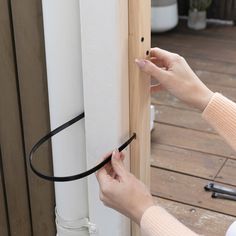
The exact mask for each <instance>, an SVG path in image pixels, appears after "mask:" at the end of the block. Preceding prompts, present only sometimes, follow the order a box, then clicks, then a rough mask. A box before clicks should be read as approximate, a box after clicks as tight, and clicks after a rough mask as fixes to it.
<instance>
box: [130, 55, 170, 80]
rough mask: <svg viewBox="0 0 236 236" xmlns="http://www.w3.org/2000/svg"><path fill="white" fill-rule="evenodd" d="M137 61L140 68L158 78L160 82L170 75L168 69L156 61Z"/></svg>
mask: <svg viewBox="0 0 236 236" xmlns="http://www.w3.org/2000/svg"><path fill="white" fill-rule="evenodd" d="M135 63H136V64H137V65H138V67H139V68H140V70H142V71H143V72H145V73H147V74H148V75H150V76H152V77H154V78H155V79H157V80H158V81H159V82H160V83H161V82H162V81H163V80H165V78H166V76H167V75H168V73H169V72H168V71H166V70H163V69H162V68H160V67H158V66H156V65H155V64H154V63H152V62H151V61H148V60H143V59H141V60H139V59H136V60H135Z"/></svg>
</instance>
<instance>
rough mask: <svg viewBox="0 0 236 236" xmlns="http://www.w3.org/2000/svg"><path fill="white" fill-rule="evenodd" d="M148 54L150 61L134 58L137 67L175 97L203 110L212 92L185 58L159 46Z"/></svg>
mask: <svg viewBox="0 0 236 236" xmlns="http://www.w3.org/2000/svg"><path fill="white" fill-rule="evenodd" d="M150 56H151V61H148V60H138V59H136V61H135V62H136V63H137V65H138V66H139V68H140V69H141V70H142V71H143V72H145V73H147V74H149V75H151V76H152V77H153V78H155V79H156V80H158V82H159V83H160V86H161V87H162V88H164V89H166V90H168V91H169V92H170V93H172V94H173V95H174V96H175V97H177V98H179V99H180V100H182V101H183V102H186V103H187V104H189V105H191V106H194V107H196V108H198V109H200V110H201V111H203V110H204V109H205V107H206V106H207V104H208V103H209V101H210V99H211V97H212V96H213V92H212V91H211V90H209V89H208V88H207V87H206V86H205V85H204V84H203V83H202V81H201V80H200V79H199V78H198V77H197V75H196V74H195V73H194V72H193V71H192V69H191V68H190V67H189V65H188V63H187V62H186V61H185V59H184V58H183V57H181V56H179V55H177V54H174V53H171V52H168V51H165V50H162V49H160V48H153V49H152V50H151V52H150Z"/></svg>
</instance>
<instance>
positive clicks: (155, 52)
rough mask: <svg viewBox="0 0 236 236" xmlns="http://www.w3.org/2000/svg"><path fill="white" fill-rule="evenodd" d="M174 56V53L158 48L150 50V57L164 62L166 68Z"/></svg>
mask: <svg viewBox="0 0 236 236" xmlns="http://www.w3.org/2000/svg"><path fill="white" fill-rule="evenodd" d="M173 55H174V54H173V53H171V52H168V51H166V50H163V49H161V48H157V47H156V48H152V49H151V50H150V57H156V58H157V60H160V61H162V62H163V63H164V64H165V66H166V65H168V64H169V62H170V60H171V59H172V58H173Z"/></svg>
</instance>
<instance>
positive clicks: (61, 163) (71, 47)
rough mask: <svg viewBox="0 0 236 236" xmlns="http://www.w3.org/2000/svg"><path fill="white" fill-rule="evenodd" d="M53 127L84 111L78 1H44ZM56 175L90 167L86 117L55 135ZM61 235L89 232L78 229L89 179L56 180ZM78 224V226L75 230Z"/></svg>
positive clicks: (85, 207)
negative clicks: (86, 148) (86, 144)
mask: <svg viewBox="0 0 236 236" xmlns="http://www.w3.org/2000/svg"><path fill="white" fill-rule="evenodd" d="M42 3H43V20H44V34H45V48H46V62H47V76H48V92H49V107H50V121H51V129H54V128H56V127H57V126H59V125H61V124H63V123H64V122H66V121H68V120H70V119H71V118H73V117H75V116H76V115H78V114H79V113H81V112H83V110H84V105H83V82H82V71H81V42H80V9H79V0H43V1H42ZM52 149H53V168H54V175H56V176H67V175H74V174H77V173H78V172H81V171H84V170H86V157H85V131H84V121H80V122H79V123H76V124H74V125H73V126H72V127H70V128H68V129H67V130H65V131H63V132H62V133H60V134H58V135H56V136H55V138H53V139H52ZM55 194H56V211H57V214H58V215H59V217H58V219H57V233H58V236H70V235H73V236H78V235H89V234H88V231H87V229H86V228H84V229H83V230H81V229H80V230H79V228H80V224H81V222H80V219H82V218H85V217H88V202H87V181H86V179H83V180H79V181H74V182H67V183H55ZM72 228H74V229H72Z"/></svg>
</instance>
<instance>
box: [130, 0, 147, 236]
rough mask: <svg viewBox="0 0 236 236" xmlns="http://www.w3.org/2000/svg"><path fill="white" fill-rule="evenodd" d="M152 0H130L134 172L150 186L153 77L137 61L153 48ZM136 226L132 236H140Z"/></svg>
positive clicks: (132, 159) (132, 155) (131, 113)
mask: <svg viewBox="0 0 236 236" xmlns="http://www.w3.org/2000/svg"><path fill="white" fill-rule="evenodd" d="M150 22H151V1H150V0H129V83H130V84H129V86H130V131H131V133H133V132H135V133H136V134H137V140H136V142H134V143H133V144H132V145H131V153H130V155H131V172H132V173H133V174H134V175H135V176H136V177H137V178H138V179H140V180H141V181H142V182H144V183H145V184H146V185H148V186H149V185H150V161H149V160H150V159H149V157H150V95H149V93H150V78H149V77H148V76H147V75H145V74H143V73H142V72H140V70H139V69H138V67H137V66H136V65H135V63H134V60H135V58H145V57H146V56H147V55H148V54H149V49H150V45H151V37H150V36H151V23H150ZM139 234H140V233H139V229H138V227H137V225H135V224H132V236H138V235H139Z"/></svg>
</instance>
